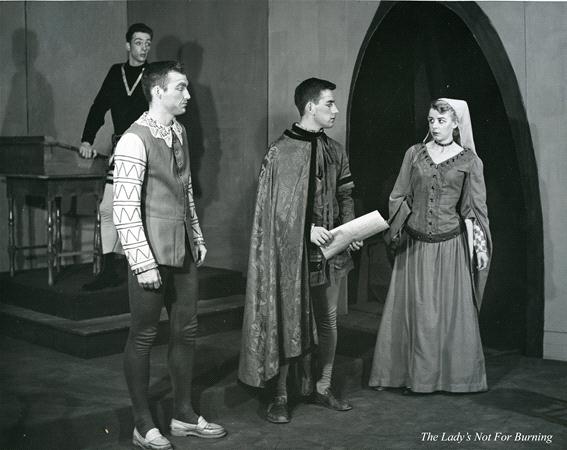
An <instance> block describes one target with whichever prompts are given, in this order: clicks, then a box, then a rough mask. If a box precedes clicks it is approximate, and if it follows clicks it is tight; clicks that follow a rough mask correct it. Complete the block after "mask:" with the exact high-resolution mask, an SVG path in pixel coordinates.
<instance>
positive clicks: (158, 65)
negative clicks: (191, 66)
mask: <svg viewBox="0 0 567 450" xmlns="http://www.w3.org/2000/svg"><path fill="white" fill-rule="evenodd" d="M169 72H179V73H181V74H183V75H185V70H183V66H182V65H181V63H179V62H178V61H156V62H153V63H149V64H148V65H147V66H146V68H145V69H144V75H143V76H142V90H143V91H144V95H145V96H146V100H147V101H148V103H151V101H152V89H153V87H154V86H159V87H161V88H162V89H166V88H167V75H168V74H169Z"/></svg>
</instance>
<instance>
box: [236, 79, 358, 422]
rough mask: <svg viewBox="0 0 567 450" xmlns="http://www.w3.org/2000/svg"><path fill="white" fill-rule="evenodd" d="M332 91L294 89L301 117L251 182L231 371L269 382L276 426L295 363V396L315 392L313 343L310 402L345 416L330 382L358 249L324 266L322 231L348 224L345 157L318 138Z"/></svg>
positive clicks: (317, 84)
mask: <svg viewBox="0 0 567 450" xmlns="http://www.w3.org/2000/svg"><path fill="white" fill-rule="evenodd" d="M335 87H336V86H335V85H334V84H333V83H331V82H329V81H326V80H321V79H317V78H310V79H307V80H305V81H303V82H302V83H301V84H299V85H298V86H297V88H296V90H295V104H296V106H297V108H298V110H299V113H300V116H301V120H300V122H299V123H295V124H293V126H292V127H291V129H289V130H286V131H285V132H284V133H283V135H282V136H281V137H280V138H278V139H277V140H276V141H275V142H274V143H273V144H272V145H270V147H269V149H268V152H267V153H266V156H265V157H264V161H263V163H262V168H261V170H260V175H259V181H258V192H257V198H256V207H255V213H254V222H253V226H252V236H251V243H250V259H249V265H248V279H247V289H246V302H245V311H244V323H243V331H242V345H241V353H240V365H239V372H238V374H239V379H240V380H241V381H242V382H244V383H246V384H248V385H251V386H256V387H265V385H266V383H267V382H268V381H269V380H272V379H274V381H275V382H276V383H275V384H276V388H275V391H276V392H275V396H274V400H273V402H272V403H271V404H270V405H269V407H268V412H267V420H269V421H271V422H274V423H286V422H289V420H290V419H289V410H288V406H287V378H288V376H287V375H288V371H289V368H290V363H291V362H302V363H303V364H298V366H300V367H301V368H302V369H303V378H302V382H303V386H302V394H304V395H306V394H309V391H311V390H313V386H312V385H311V381H310V373H309V372H310V369H309V363H308V361H309V358H308V356H309V354H310V352H311V351H312V350H313V348H314V346H316V345H318V362H319V366H320V378H319V380H318V381H317V383H316V386H315V388H316V389H315V392H314V400H315V401H316V402H317V403H319V404H320V405H322V406H325V407H328V408H331V409H334V410H337V411H347V410H349V409H351V406H350V405H349V404H348V402H346V401H345V400H341V399H337V398H336V397H335V396H334V395H333V393H332V392H331V390H330V385H331V375H332V368H333V362H334V356H335V350H336V342H337V327H336V316H337V313H344V312H346V303H347V296H346V279H347V274H348V272H349V271H350V270H351V269H352V267H353V264H352V259H351V257H350V253H349V252H350V251H354V250H358V249H359V248H360V247H361V246H362V242H353V243H352V244H351V245H350V247H349V250H348V251H345V252H343V253H341V254H339V255H336V256H335V257H333V258H331V259H330V260H326V259H325V258H324V257H323V255H322V253H321V250H320V248H319V247H321V246H324V245H327V244H328V243H329V242H330V241H331V240H332V239H333V236H332V234H331V233H330V232H329V230H331V229H332V228H334V227H335V226H337V225H340V224H341V223H345V222H348V221H349V220H352V219H353V218H354V205H353V200H352V196H351V192H352V189H353V187H354V184H353V181H352V176H351V174H350V169H349V164H348V158H347V155H346V153H345V151H344V149H343V147H342V146H341V145H340V144H339V143H338V142H336V141H334V140H333V139H331V138H329V137H328V136H327V135H326V134H325V133H324V129H326V128H331V127H332V126H333V125H334V123H335V118H336V114H337V113H338V109H337V107H336V104H335V99H334V96H333V92H332V91H333V90H334V89H335ZM317 329H318V331H319V333H317ZM305 361H307V363H306V362H305Z"/></svg>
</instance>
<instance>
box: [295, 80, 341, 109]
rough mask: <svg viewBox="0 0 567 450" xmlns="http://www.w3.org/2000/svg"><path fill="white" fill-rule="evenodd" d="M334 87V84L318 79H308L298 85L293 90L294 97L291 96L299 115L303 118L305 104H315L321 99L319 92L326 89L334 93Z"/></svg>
mask: <svg viewBox="0 0 567 450" xmlns="http://www.w3.org/2000/svg"><path fill="white" fill-rule="evenodd" d="M336 87H337V85H336V84H335V83H331V82H330V81H327V80H322V79H320V78H308V79H307V80H305V81H302V82H301V83H299V85H298V86H297V87H296V88H295V95H294V96H293V99H294V101H295V106H297V110H298V111H299V115H300V116H303V113H304V112H305V107H306V106H307V103H309V102H317V101H318V100H319V99H320V98H321V92H323V91H326V90H327V89H328V90H330V91H334V90H335V88H336Z"/></svg>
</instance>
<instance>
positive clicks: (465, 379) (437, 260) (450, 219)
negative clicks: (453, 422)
mask: <svg viewBox="0 0 567 450" xmlns="http://www.w3.org/2000/svg"><path fill="white" fill-rule="evenodd" d="M428 122H429V133H428V135H427V137H426V139H425V141H424V142H423V143H419V144H416V145H414V146H412V147H411V148H409V149H408V150H407V152H406V154H405V157H404V160H403V163H402V167H401V169H400V173H399V175H398V178H397V181H396V184H395V186H394V189H393V191H392V193H391V195H390V203H389V209H390V211H389V212H390V230H389V232H388V233H389V237H390V239H391V242H392V244H393V245H395V247H396V250H395V254H396V256H395V261H394V268H393V272H392V278H391V282H390V288H389V291H388V295H387V298H386V303H385V307H384V312H383V315H382V321H381V324H380V329H379V332H378V336H377V340H376V348H375V351H374V359H373V362H372V370H371V374H370V380H369V385H370V386H372V387H405V388H406V390H407V391H406V392H418V393H428V392H434V391H448V392H478V391H484V390H486V389H487V384H486V372H485V364H484V355H483V351H482V343H481V339H480V332H479V326H478V312H479V310H480V306H481V299H482V293H483V290H484V285H485V281H486V275H487V273H488V266H489V261H490V253H491V247H492V246H491V239H490V230H489V227H488V216H487V209H486V201H485V200H486V189H485V185H484V177H483V166H482V161H481V160H480V158H479V157H478V156H477V154H476V151H475V147H474V141H473V135H472V127H471V122H470V116H469V110H468V105H467V103H466V102H465V101H463V100H454V99H438V100H435V101H433V102H432V103H431V107H430V110H429V115H428Z"/></svg>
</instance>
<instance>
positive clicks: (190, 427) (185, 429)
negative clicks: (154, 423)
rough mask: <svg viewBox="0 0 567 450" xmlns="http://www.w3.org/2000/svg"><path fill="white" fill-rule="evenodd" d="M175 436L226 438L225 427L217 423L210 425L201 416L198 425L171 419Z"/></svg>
mask: <svg viewBox="0 0 567 450" xmlns="http://www.w3.org/2000/svg"><path fill="white" fill-rule="evenodd" d="M169 427H170V429H171V434H172V435H173V436H197V437H201V438H208V439H216V438H221V437H224V436H226V430H225V429H224V427H223V426H221V425H218V424H216V423H209V422H207V421H206V420H205V418H204V417H203V416H199V418H198V419H197V424H196V425H195V424H192V423H187V422H181V421H180V420H177V419H171V423H170V425H169Z"/></svg>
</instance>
